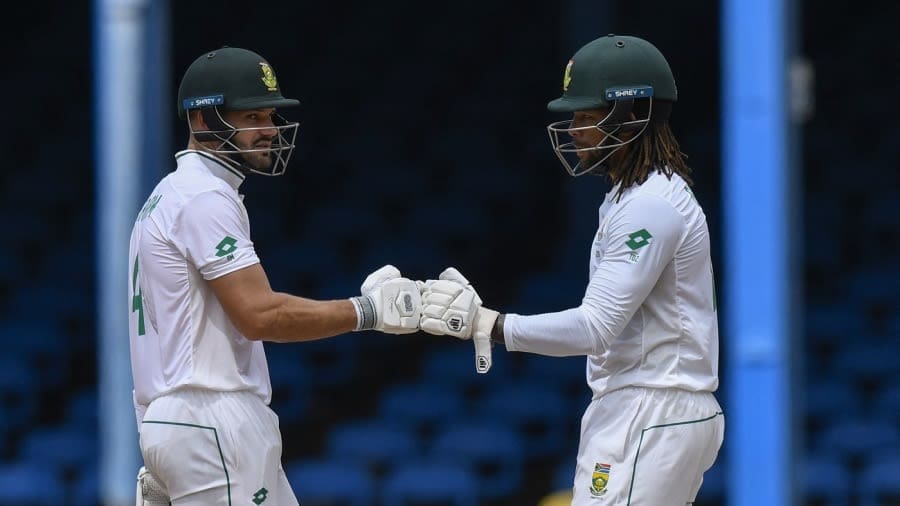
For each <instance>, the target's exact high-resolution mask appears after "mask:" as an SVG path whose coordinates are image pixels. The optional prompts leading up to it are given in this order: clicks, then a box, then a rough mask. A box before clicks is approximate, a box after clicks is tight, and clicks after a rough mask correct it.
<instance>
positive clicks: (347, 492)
mask: <svg viewBox="0 0 900 506" xmlns="http://www.w3.org/2000/svg"><path fill="white" fill-rule="evenodd" d="M285 474H286V475H287V478H288V481H289V482H290V484H291V488H293V489H294V494H295V495H296V496H297V499H298V500H299V502H300V504H303V505H304V506H307V505H308V506H317V505H322V506H324V505H328V506H369V505H371V504H372V498H373V497H376V494H377V490H376V486H375V481H374V480H373V479H372V476H371V474H370V473H369V471H368V470H367V469H366V467H365V466H364V465H363V464H362V463H360V462H354V461H352V460H344V459H330V458H324V459H309V460H301V461H296V462H292V463H290V464H288V465H287V466H285Z"/></svg>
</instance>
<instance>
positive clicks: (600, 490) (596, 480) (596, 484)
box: [591, 463, 612, 497]
mask: <svg viewBox="0 0 900 506" xmlns="http://www.w3.org/2000/svg"><path fill="white" fill-rule="evenodd" d="M610 469H612V466H611V465H609V464H600V463H595V464H594V473H593V474H592V475H591V495H592V496H594V497H600V496H601V495H603V494H605V493H606V484H607V483H609V471H610Z"/></svg>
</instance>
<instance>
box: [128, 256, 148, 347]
mask: <svg viewBox="0 0 900 506" xmlns="http://www.w3.org/2000/svg"><path fill="white" fill-rule="evenodd" d="M137 280H138V258H137V257H134V269H133V272H132V274H131V291H132V293H134V295H132V296H131V310H132V311H137V312H138V328H137V333H138V335H139V336H142V335H144V334H145V328H144V298H143V297H142V296H141V290H140V289H138V286H137Z"/></svg>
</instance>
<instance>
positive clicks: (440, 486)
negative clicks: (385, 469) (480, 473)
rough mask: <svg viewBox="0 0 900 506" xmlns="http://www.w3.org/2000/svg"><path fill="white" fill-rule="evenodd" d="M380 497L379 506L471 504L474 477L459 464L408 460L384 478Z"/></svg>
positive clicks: (475, 491) (474, 501)
mask: <svg viewBox="0 0 900 506" xmlns="http://www.w3.org/2000/svg"><path fill="white" fill-rule="evenodd" d="M381 499H382V500H381V505H382V506H418V505H421V504H428V505H429V506H474V505H477V504H479V503H478V480H477V478H476V477H475V474H474V473H473V471H472V470H471V469H470V468H469V467H468V466H465V465H463V464H460V463H453V462H440V461H435V460H431V459H429V460H420V461H410V462H406V463H404V464H402V465H401V466H399V467H397V468H396V469H394V470H393V471H391V472H390V473H388V475H387V476H386V477H385V478H384V480H383V486H382V492H381Z"/></svg>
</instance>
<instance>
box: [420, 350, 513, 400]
mask: <svg viewBox="0 0 900 506" xmlns="http://www.w3.org/2000/svg"><path fill="white" fill-rule="evenodd" d="M496 351H497V350H496V349H495V353H492V358H491V360H492V365H491V370H490V371H488V373H487V374H478V373H477V372H475V350H474V348H473V346H472V343H471V342H462V343H458V342H457V343H454V342H447V343H445V344H442V345H438V346H434V347H433V348H432V349H430V350H429V351H428V352H427V354H426V355H425V356H424V357H423V358H422V361H421V369H420V374H419V377H420V378H421V379H422V381H424V382H432V383H436V382H441V383H448V384H453V385H459V386H460V387H461V388H463V389H465V390H466V392H467V393H470V392H477V391H481V390H484V389H485V388H489V387H490V385H491V383H493V382H496V381H497V380H498V379H502V378H506V377H508V374H509V369H510V368H509V356H508V355H507V354H506V353H502V352H500V353H497V352H496Z"/></svg>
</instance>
